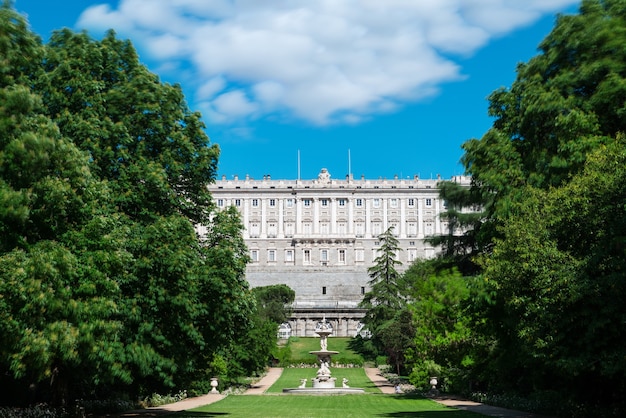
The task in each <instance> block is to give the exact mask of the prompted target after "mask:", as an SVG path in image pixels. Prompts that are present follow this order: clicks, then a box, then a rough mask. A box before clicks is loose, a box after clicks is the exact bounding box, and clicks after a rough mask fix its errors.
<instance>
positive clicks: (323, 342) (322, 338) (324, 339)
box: [320, 334, 328, 351]
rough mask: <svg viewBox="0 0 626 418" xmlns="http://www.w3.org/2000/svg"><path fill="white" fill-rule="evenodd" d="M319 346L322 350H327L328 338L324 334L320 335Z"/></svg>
mask: <svg viewBox="0 0 626 418" xmlns="http://www.w3.org/2000/svg"><path fill="white" fill-rule="evenodd" d="M320 346H321V347H322V351H326V350H328V340H327V337H326V335H323V334H322V335H320Z"/></svg>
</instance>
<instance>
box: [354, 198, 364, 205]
mask: <svg viewBox="0 0 626 418" xmlns="http://www.w3.org/2000/svg"><path fill="white" fill-rule="evenodd" d="M355 204H356V205H357V206H363V199H356V201H355Z"/></svg>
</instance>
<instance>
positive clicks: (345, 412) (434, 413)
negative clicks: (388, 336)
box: [176, 394, 484, 418]
mask: <svg viewBox="0 0 626 418" xmlns="http://www.w3.org/2000/svg"><path fill="white" fill-rule="evenodd" d="M223 416H227V417H246V418H258V417H262V418H268V417H272V418H282V417H288V418H304V417H313V418H316V417H320V418H329V417H341V418H362V417H421V418H480V417H484V416H483V415H479V414H475V413H472V412H467V411H461V410H458V409H453V408H448V407H446V406H443V405H440V404H438V403H436V402H433V401H431V400H429V399H423V398H418V397H415V396H409V395H383V394H363V395H330V396H307V395H231V396H228V397H227V398H225V399H223V400H221V401H219V402H216V403H213V404H210V405H206V406H203V407H201V408H197V409H193V410H190V411H186V412H182V413H179V414H177V415H176V417H177V418H208V417H223Z"/></svg>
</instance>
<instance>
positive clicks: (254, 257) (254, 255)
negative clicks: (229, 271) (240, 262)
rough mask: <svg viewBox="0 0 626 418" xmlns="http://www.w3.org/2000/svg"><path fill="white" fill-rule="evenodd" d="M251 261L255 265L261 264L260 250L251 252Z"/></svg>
mask: <svg viewBox="0 0 626 418" xmlns="http://www.w3.org/2000/svg"><path fill="white" fill-rule="evenodd" d="M250 259H251V260H252V262H253V263H258V262H259V250H250Z"/></svg>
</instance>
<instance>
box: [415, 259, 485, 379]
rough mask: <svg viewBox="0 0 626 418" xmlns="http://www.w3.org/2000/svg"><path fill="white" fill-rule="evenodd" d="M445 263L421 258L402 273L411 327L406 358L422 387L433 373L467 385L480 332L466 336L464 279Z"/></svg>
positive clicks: (468, 319)
mask: <svg viewBox="0 0 626 418" xmlns="http://www.w3.org/2000/svg"><path fill="white" fill-rule="evenodd" d="M446 266H449V264H448V263H447V262H446V261H445V260H444V261H443V262H442V260H440V259H433V260H423V261H418V262H416V263H414V264H413V265H412V266H411V267H410V268H409V269H408V270H407V271H406V273H405V274H404V281H405V283H406V286H407V288H409V289H410V299H409V304H408V310H409V311H410V312H411V313H412V321H413V327H414V333H413V335H412V338H413V341H412V347H411V349H410V350H408V351H407V353H406V357H407V364H408V365H409V366H410V369H411V375H410V376H411V381H412V382H413V383H414V384H415V385H417V386H420V387H424V385H426V384H427V383H428V379H429V377H430V376H433V373H437V374H438V377H440V378H445V380H446V384H447V385H448V387H450V388H452V389H454V390H457V391H458V390H465V389H466V387H467V386H466V384H467V383H468V379H469V373H470V372H471V370H469V369H470V368H469V366H470V365H472V364H473V362H474V359H475V354H476V352H477V351H478V350H480V348H481V343H480V337H478V336H475V335H472V328H471V325H472V317H471V315H470V314H469V312H468V310H467V307H468V304H469V302H470V300H471V298H470V296H471V289H470V286H469V283H468V281H467V279H466V278H464V277H463V276H461V274H460V273H459V272H458V271H457V270H456V269H455V268H446Z"/></svg>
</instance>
